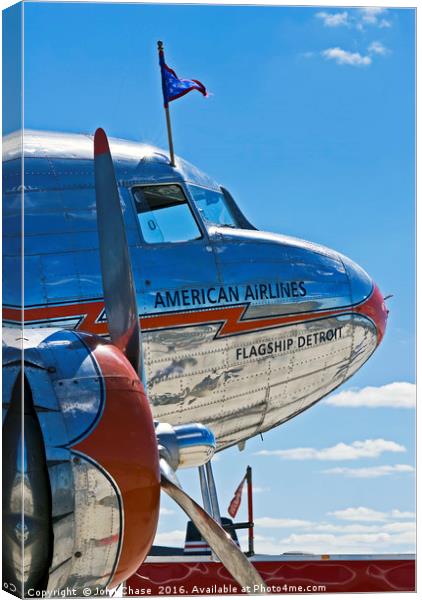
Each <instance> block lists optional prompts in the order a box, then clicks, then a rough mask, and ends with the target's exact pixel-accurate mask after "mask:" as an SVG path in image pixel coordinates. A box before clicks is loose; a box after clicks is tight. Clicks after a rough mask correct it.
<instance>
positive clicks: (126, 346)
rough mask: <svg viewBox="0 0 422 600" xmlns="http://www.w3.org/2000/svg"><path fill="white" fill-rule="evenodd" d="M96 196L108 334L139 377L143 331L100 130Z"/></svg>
mask: <svg viewBox="0 0 422 600" xmlns="http://www.w3.org/2000/svg"><path fill="white" fill-rule="evenodd" d="M94 169H95V194H96V201H97V224H98V237H99V241H100V246H99V250H100V262H101V275H102V280H103V291H104V304H105V310H106V315H107V321H108V330H109V333H110V338H111V341H112V343H113V344H114V345H115V346H117V348H119V350H121V351H122V352H123V354H124V355H125V356H126V358H127V359H128V360H129V362H130V363H131V365H132V367H133V368H134V369H135V371H136V372H137V373H140V366H141V360H140V357H141V337H140V335H141V331H140V326H139V315H138V306H137V302H136V292H135V285H134V280H133V273H132V265H131V262H130V257H129V248H128V243H127V238H126V228H125V223H124V220H123V211H122V207H121V205H120V197H119V191H118V189H117V182H116V176H115V173H114V166H113V160H112V158H111V153H110V147H109V144H108V140H107V136H106V134H105V131H104V130H103V129H97V131H96V132H95V136H94Z"/></svg>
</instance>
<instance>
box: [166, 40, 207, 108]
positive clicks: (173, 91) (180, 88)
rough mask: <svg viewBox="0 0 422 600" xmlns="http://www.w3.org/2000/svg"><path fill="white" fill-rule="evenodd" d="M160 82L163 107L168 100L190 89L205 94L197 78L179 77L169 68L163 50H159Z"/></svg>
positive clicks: (167, 103)
mask: <svg viewBox="0 0 422 600" xmlns="http://www.w3.org/2000/svg"><path fill="white" fill-rule="evenodd" d="M159 57H160V68H161V83H162V86H163V97H164V107H165V108H167V107H168V105H169V102H172V101H173V100H177V98H181V97H182V96H184V95H185V94H187V93H188V92H191V91H192V90H198V92H200V93H201V94H202V95H203V96H206V95H207V90H206V88H205V86H204V85H203V84H202V83H201V82H200V81H198V80H197V79H179V78H178V76H177V75H176V73H175V72H174V71H173V69H170V67H168V66H167V65H166V63H165V60H164V51H163V50H162V49H160V50H159Z"/></svg>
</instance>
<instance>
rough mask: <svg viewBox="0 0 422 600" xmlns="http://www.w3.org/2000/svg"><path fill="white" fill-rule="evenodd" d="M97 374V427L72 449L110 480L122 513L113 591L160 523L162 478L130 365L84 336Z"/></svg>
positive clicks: (142, 399)
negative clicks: (100, 400)
mask: <svg viewBox="0 0 422 600" xmlns="http://www.w3.org/2000/svg"><path fill="white" fill-rule="evenodd" d="M82 339H83V340H84V341H85V343H86V344H87V345H88V347H89V348H90V349H91V350H92V353H93V356H94V357H95V359H96V360H97V362H98V366H99V368H100V370H101V375H102V378H103V383H104V385H105V395H106V402H105V407H104V412H103V414H102V417H101V420H100V421H99V422H98V425H97V426H96V427H95V429H94V430H93V431H92V433H91V434H90V435H89V436H87V437H86V438H85V439H84V440H82V441H81V442H79V443H78V444H76V445H75V446H74V449H75V450H77V451H79V452H83V453H84V454H86V455H87V456H89V457H90V458H93V459H94V460H95V461H96V462H98V464H99V465H101V467H102V468H103V469H105V470H106V471H107V472H108V473H109V475H110V476H111V477H112V478H113V479H114V481H115V482H116V485H117V487H118V489H119V491H120V494H121V499H122V509H123V514H124V525H123V536H122V537H123V539H122V544H121V550H120V557H119V560H118V563H117V565H116V569H115V572H114V575H113V578H112V580H111V582H110V585H111V586H114V585H118V584H119V583H121V582H122V581H124V580H125V579H126V578H127V577H128V576H129V575H131V574H132V573H133V572H134V571H135V570H136V568H137V567H138V565H140V564H141V563H142V562H143V561H144V559H145V558H146V555H147V553H148V551H149V549H150V547H151V545H152V542H153V539H154V536H155V531H156V528H157V523H158V515H159V504H160V475H159V459H158V450H157V441H156V437H155V429H154V423H153V418H152V414H151V409H150V407H149V404H148V400H147V398H146V395H145V392H144V389H143V385H142V383H141V381H140V379H139V377H138V375H137V373H135V371H134V369H133V368H132V366H131V365H130V363H129V361H128V360H127V359H126V358H125V357H124V356H123V354H122V353H121V352H120V351H119V350H118V349H117V348H116V347H115V346H113V345H111V344H105V343H104V342H103V341H102V340H99V339H98V338H95V337H92V336H86V335H83V336H82Z"/></svg>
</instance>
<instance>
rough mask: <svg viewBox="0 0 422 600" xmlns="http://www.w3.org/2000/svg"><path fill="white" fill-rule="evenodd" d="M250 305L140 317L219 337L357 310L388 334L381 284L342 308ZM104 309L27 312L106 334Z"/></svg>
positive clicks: (8, 311) (17, 316)
mask: <svg viewBox="0 0 422 600" xmlns="http://www.w3.org/2000/svg"><path fill="white" fill-rule="evenodd" d="M247 307H248V305H244V304H242V305H236V306H228V307H222V308H213V309H199V310H192V311H184V312H174V313H167V314H166V313H163V314H159V315H152V316H143V317H141V318H140V324H141V328H142V329H143V330H144V331H155V330H160V329H173V328H178V327H189V326H194V325H208V324H210V323H213V324H221V328H220V330H219V331H218V334H217V337H224V336H229V335H236V334H241V333H252V332H254V331H260V330H263V329H272V328H275V327H282V326H285V325H293V324H296V323H303V322H306V321H313V320H319V319H325V318H329V317H336V316H340V315H344V314H350V313H354V314H360V315H363V316H365V317H368V318H369V319H371V321H373V322H374V324H375V326H376V328H377V333H378V342H380V341H381V339H382V337H383V335H384V330H385V323H386V318H387V312H386V309H385V305H384V303H383V299H382V296H381V294H380V292H379V290H378V288H377V287H375V288H374V291H373V293H372V294H371V296H370V297H369V298H368V299H367V300H365V301H364V302H363V303H362V304H359V305H356V306H349V307H343V308H338V309H331V310H325V311H313V312H303V313H296V314H290V315H284V316H275V317H264V318H259V319H243V316H244V313H245V311H246V309H247ZM103 310H104V303H103V302H101V301H96V302H86V303H77V304H64V305H55V306H42V307H37V308H28V309H26V310H25V313H24V319H25V323H26V324H31V325H35V324H37V323H40V322H41V323H45V322H47V321H49V320H59V319H66V318H71V317H75V318H80V319H81V322H80V324H79V326H78V329H79V330H82V331H88V332H91V333H96V334H98V335H104V334H106V333H108V329H107V322H106V321H101V322H98V319H99V318H100V316H101V314H102V312H103ZM21 314H22V313H21V310H20V309H16V308H4V309H3V318H4V319H5V320H6V321H12V322H14V323H19V322H20V320H21Z"/></svg>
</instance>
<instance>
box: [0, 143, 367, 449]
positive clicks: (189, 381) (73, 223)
mask: <svg viewBox="0 0 422 600" xmlns="http://www.w3.org/2000/svg"><path fill="white" fill-rule="evenodd" d="M18 142H19V140H18V138H17V137H16V136H10V138H9V139H7V138H6V141H5V156H4V166H3V169H4V182H5V187H4V219H5V220H4V228H3V231H4V237H5V249H4V276H5V278H6V285H5V286H4V290H5V294H4V306H5V310H4V318H5V320H6V322H7V323H9V324H14V323H16V322H17V321H18V320H19V318H18V317H17V316H16V315H17V314H18V313H19V308H20V306H21V304H22V300H21V292H22V288H21V282H20V261H21V256H20V255H21V249H22V246H21V240H20V235H21V221H20V220H21V201H22V188H21V183H20V175H21V171H20V170H21V166H22V165H21V161H20V159H19V156H18V153H19V147H18ZM24 142H25V146H24V157H25V158H24V165H23V170H24V190H23V191H24V193H23V199H24V234H25V235H24V296H23V297H24V306H25V309H26V311H25V322H26V326H27V327H40V326H41V327H44V326H50V327H52V326H54V327H64V328H79V329H80V330H82V331H92V332H94V333H100V334H104V333H105V331H106V328H105V317H104V311H103V306H102V281H101V272H100V264H99V256H98V236H97V223H96V212H95V192H94V176H93V161H92V138H91V137H89V136H81V135H70V134H51V133H38V132H27V133H26V135H25V138H24ZM111 152H112V155H113V159H114V163H115V169H116V176H117V180H118V185H119V192H120V196H121V201H122V205H123V206H124V218H125V223H126V231H127V237H128V243H129V247H130V254H131V259H132V264H133V270H134V277H135V281H136V289H137V300H138V308H139V313H140V315H141V327H142V330H143V335H142V340H143V356H144V369H145V375H146V381H147V385H148V398H149V400H150V403H151V405H152V409H153V414H154V417H155V418H156V419H158V420H160V421H163V422H168V423H171V424H173V425H180V424H183V423H192V422H196V421H198V422H201V423H203V424H205V425H207V426H208V427H209V428H210V429H212V431H213V432H214V434H215V436H216V438H217V443H218V449H222V448H224V447H227V446H230V445H233V444H237V443H241V442H242V441H244V440H246V439H248V438H250V437H252V436H254V435H257V434H259V433H261V432H264V431H267V430H269V429H271V428H273V427H275V426H277V425H279V424H280V423H283V422H284V421H286V420H288V419H290V418H292V417H293V416H295V415H297V414H299V413H300V412H302V411H303V410H305V409H306V408H308V407H309V406H311V405H312V404H314V403H315V402H317V401H318V400H319V399H321V398H323V397H324V396H326V395H327V394H328V393H330V392H331V391H332V390H333V389H335V388H336V387H337V386H339V385H340V384H342V383H343V382H344V381H345V380H346V379H348V378H349V377H350V376H351V375H353V373H355V371H356V370H357V369H359V367H360V366H361V365H362V364H363V363H364V362H365V361H366V360H367V359H368V358H369V356H370V355H371V354H372V352H373V351H374V349H375V348H376V345H377V329H376V326H375V324H374V322H373V321H372V320H371V319H369V318H367V317H366V316H365V315H364V314H359V313H357V312H355V311H354V310H353V307H355V306H359V305H361V304H362V303H363V302H365V300H366V299H367V298H369V297H370V295H371V293H372V291H373V282H372V280H371V279H370V278H369V277H368V275H367V274H366V273H365V272H364V271H363V270H361V269H360V268H359V267H358V266H357V265H355V264H354V263H352V262H351V261H350V260H348V259H347V258H346V257H344V256H342V255H340V254H338V253H336V252H334V251H332V250H329V249H327V248H324V247H322V246H319V245H315V244H311V243H308V242H304V241H301V240H297V239H293V238H289V237H286V236H281V235H276V234H271V233H264V232H261V231H257V230H253V229H232V228H224V227H217V226H207V224H206V223H205V222H204V221H203V219H202V217H201V214H200V212H199V211H198V209H197V207H196V205H195V202H194V199H193V197H192V195H191V192H190V190H189V185H197V186H200V187H205V188H208V189H213V190H216V191H218V190H219V186H218V185H217V184H216V183H215V182H214V181H212V180H211V179H210V178H209V177H207V176H206V175H204V174H203V173H201V172H200V171H198V170H197V169H196V168H195V167H193V166H192V165H190V164H188V163H186V162H184V161H182V160H179V159H178V161H177V167H176V168H172V167H171V166H170V165H169V163H168V159H167V157H166V156H165V155H164V154H162V153H160V151H158V150H156V149H153V148H150V147H147V146H145V145H142V144H137V143H133V142H125V141H114V142H113V141H112V142H111ZM155 183H177V184H179V185H180V186H182V187H183V189H184V191H185V194H186V196H187V198H188V201H189V204H190V206H191V209H192V211H193V213H194V214H195V217H196V219H197V221H198V224H199V227H200V229H201V234H202V237H201V239H197V240H194V241H187V242H178V243H163V244H147V243H145V242H144V241H143V239H142V234H141V230H140V226H139V222H138V218H137V214H136V210H135V206H134V200H133V196H132V188H133V187H134V186H139V185H143V184H149V185H150V184H155ZM110 243H111V244H112V243H113V240H110Z"/></svg>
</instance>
